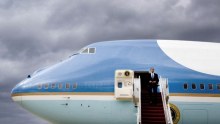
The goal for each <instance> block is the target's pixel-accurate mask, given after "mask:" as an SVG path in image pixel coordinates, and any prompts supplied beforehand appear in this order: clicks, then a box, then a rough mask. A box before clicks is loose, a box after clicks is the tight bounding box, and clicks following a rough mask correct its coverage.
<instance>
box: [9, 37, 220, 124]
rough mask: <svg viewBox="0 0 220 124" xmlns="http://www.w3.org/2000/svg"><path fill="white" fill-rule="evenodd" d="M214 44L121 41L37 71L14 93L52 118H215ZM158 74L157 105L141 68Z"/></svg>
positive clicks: (169, 122)
mask: <svg viewBox="0 0 220 124" xmlns="http://www.w3.org/2000/svg"><path fill="white" fill-rule="evenodd" d="M219 63H220V44H219V43H208V42H193V41H174V40H120V41H106V42H98V43H94V44H91V45H88V46H86V47H84V48H82V49H81V50H80V51H78V52H77V53H76V54H73V55H72V56H70V57H69V58H68V59H66V60H64V61H61V62H60V63H57V64H55V65H53V66H50V67H46V68H42V69H39V70H37V71H35V72H34V73H33V74H32V75H29V76H28V77H27V78H26V79H25V80H23V81H21V82H20V83H19V84H17V85H16V86H15V87H14V88H13V89H12V92H11V96H12V99H13V100H14V101H15V102H16V103H18V104H19V105H21V106H22V107H23V108H24V109H26V110H28V111H30V112H31V113H33V114H35V115H37V116H39V117H41V118H43V119H45V120H47V121H49V122H51V123H54V124H219V123H220V116H219V113H220V64H219ZM150 67H154V68H155V71H156V73H157V74H159V77H160V79H159V80H160V81H159V86H158V94H157V96H155V97H157V100H158V103H157V105H151V104H149V95H148V92H146V85H145V84H146V82H145V81H144V79H145V78H146V74H147V73H148V69H149V68H150Z"/></svg>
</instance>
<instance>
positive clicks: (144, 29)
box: [0, 0, 220, 123]
mask: <svg viewBox="0 0 220 124" xmlns="http://www.w3.org/2000/svg"><path fill="white" fill-rule="evenodd" d="M219 5H220V1H219V0H209V1H207V0H138V1H134V0H111V1H103V0H89V1H88V0H65V1H60V0H48V1H45V0H37V1H35V0H19V1H16V0H1V1H0V63H1V64H0V92H1V93H2V92H6V93H7V94H8V95H6V96H4V97H3V96H1V103H0V109H1V110H2V109H3V108H7V109H8V111H7V112H6V113H5V112H1V113H0V121H1V122H5V123H14V121H13V120H14V118H16V123H23V122H24V121H23V120H24V118H25V117H28V118H31V120H30V122H31V123H44V122H42V121H41V120H39V119H36V118H35V117H33V116H31V115H29V114H28V113H27V112H26V111H23V110H22V109H20V108H18V107H17V106H16V105H14V103H12V102H11V101H10V98H9V97H10V96H9V92H10V89H11V88H12V87H13V86H14V85H15V84H16V83H17V82H19V81H20V80H22V79H23V78H25V77H26V76H27V75H28V74H31V73H33V71H34V70H36V69H38V68H40V67H44V66H48V65H51V64H53V63H57V62H59V61H60V60H61V59H65V58H67V57H68V56H69V55H71V54H72V53H73V52H74V51H76V50H78V49H80V48H81V47H83V46H85V45H88V44H90V43H93V42H96V41H103V40H104V41H105V40H118V39H177V40H178V39H180V40H199V41H210V42H220V41H219V39H220V35H219V33H220V24H219V23H220V16H219V14H218V13H219V11H220V8H219ZM6 97H7V98H6ZM2 101H5V102H2ZM5 106H6V107H5ZM10 106H12V107H14V108H16V109H10ZM9 113H22V114H20V115H18V114H13V116H10V115H9ZM24 123H25V122H24Z"/></svg>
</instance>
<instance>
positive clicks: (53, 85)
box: [38, 83, 77, 89]
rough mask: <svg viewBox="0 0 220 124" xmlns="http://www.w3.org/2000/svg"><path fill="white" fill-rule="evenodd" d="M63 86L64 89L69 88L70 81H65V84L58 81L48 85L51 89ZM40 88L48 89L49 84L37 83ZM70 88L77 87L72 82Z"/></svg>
mask: <svg viewBox="0 0 220 124" xmlns="http://www.w3.org/2000/svg"><path fill="white" fill-rule="evenodd" d="M63 87H65V88H66V89H70V88H71V84H70V83H66V84H63V83H59V84H55V83H52V84H51V85H50V88H51V89H55V88H58V89H62V88H63ZM42 88H44V89H49V84H43V85H42V84H39V85H38V89H42ZM72 88H73V89H76V88H77V83H74V84H73V85H72Z"/></svg>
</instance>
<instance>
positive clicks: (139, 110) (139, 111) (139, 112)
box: [138, 76, 141, 124]
mask: <svg viewBox="0 0 220 124" xmlns="http://www.w3.org/2000/svg"><path fill="white" fill-rule="evenodd" d="M139 80H141V77H140V76H139ZM138 91H139V92H138V93H139V106H138V114H139V123H138V124H141V81H140V87H139V90H138Z"/></svg>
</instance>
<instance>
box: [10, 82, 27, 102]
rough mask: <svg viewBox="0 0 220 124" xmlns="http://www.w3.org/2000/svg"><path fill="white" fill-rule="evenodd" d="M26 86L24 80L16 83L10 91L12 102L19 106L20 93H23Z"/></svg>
mask: <svg viewBox="0 0 220 124" xmlns="http://www.w3.org/2000/svg"><path fill="white" fill-rule="evenodd" d="M27 84H28V80H24V81H22V82H20V83H18V84H17V85H16V86H15V87H14V88H13V89H12V90H11V98H12V100H13V101H15V102H17V103H19V104H21V101H22V93H23V92H24V91H25V89H26V88H25V87H26V85H27Z"/></svg>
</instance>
